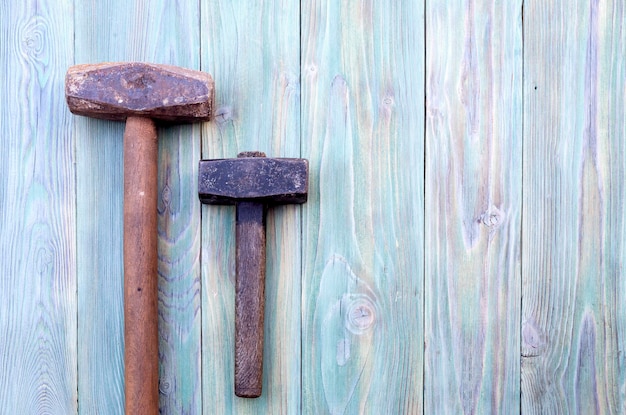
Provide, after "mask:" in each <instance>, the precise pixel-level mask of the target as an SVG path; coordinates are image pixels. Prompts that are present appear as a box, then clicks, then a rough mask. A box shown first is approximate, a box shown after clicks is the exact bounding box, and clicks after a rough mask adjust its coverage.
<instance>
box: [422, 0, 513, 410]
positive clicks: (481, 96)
mask: <svg viewBox="0 0 626 415" xmlns="http://www.w3.org/2000/svg"><path fill="white" fill-rule="evenodd" d="M521 11H522V2H521V1H507V2H500V1H493V0H480V1H465V0H457V1H431V2H427V7H426V28H427V35H426V37H427V44H426V114H427V121H426V219H425V223H426V233H425V241H426V242H425V244H426V246H427V247H428V250H427V253H426V276H425V278H426V286H425V287H426V288H425V304H426V306H425V309H426V311H425V316H426V317H425V318H426V323H425V337H426V339H425V387H424V394H425V396H424V407H425V413H428V414H475V413H479V414H486V413H502V414H514V413H519V399H520V397H519V394H520V390H519V378H520V364H519V361H520V357H519V353H520V292H521V291H520V290H521V284H520V281H521V266H520V256H521V246H520V243H521V231H522V229H521V197H522V187H521V185H522V179H521V178H522V163H521V158H520V155H521V152H522V15H521Z"/></svg>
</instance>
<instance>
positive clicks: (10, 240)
mask: <svg viewBox="0 0 626 415" xmlns="http://www.w3.org/2000/svg"><path fill="white" fill-rule="evenodd" d="M71 13H72V2H71V1H62V0H61V1H36V0H33V1H23V2H8V3H6V2H4V3H3V4H2V6H0V33H1V36H0V38H1V39H2V42H0V62H1V64H2V68H1V73H2V78H1V83H0V102H2V111H1V112H0V137H1V138H0V140H1V141H2V151H0V169H2V171H1V173H0V252H1V253H2V257H1V259H0V412H2V413H6V414H35V413H37V414H74V413H76V412H77V407H76V401H77V396H76V382H77V371H76V341H77V338H76V318H77V316H76V238H75V231H76V209H75V205H74V195H75V177H74V175H75V168H74V139H73V136H72V135H71V119H70V117H69V114H68V113H67V112H66V111H65V102H64V100H63V77H64V74H65V68H66V67H67V66H68V65H69V64H71V62H72V59H73V49H72V38H73V35H74V27H73V24H72V20H71Z"/></svg>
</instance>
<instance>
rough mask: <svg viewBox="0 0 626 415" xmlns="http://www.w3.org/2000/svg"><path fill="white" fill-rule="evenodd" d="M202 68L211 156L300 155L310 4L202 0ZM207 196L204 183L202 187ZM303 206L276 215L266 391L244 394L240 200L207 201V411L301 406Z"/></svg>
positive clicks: (271, 216)
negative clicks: (208, 86) (239, 332)
mask: <svg viewBox="0 0 626 415" xmlns="http://www.w3.org/2000/svg"><path fill="white" fill-rule="evenodd" d="M201 16H202V20H201V26H202V39H203V43H202V53H203V55H202V68H203V70H205V71H208V72H210V73H211V74H213V76H214V79H215V85H216V97H215V98H216V118H215V121H214V122H212V123H208V124H206V125H205V130H204V132H205V134H204V135H203V142H202V143H203V146H202V156H203V158H205V159H213V158H233V157H235V156H236V155H237V154H238V153H239V152H241V151H257V150H258V151H263V152H265V153H266V154H267V156H268V157H299V156H300V79H299V74H300V60H299V58H300V46H299V38H300V36H299V35H300V25H299V24H300V9H299V4H298V2H294V1H266V2H232V1H212V2H203V3H202V13H201ZM196 197H197V191H196ZM300 209H301V208H300V207H297V206H293V205H291V206H278V207H276V208H273V209H272V210H270V211H269V212H268V215H267V235H266V237H267V264H266V265H267V268H266V281H265V298H266V300H265V332H264V336H265V341H264V349H263V358H264V361H263V394H262V395H261V397H260V398H257V399H242V398H238V397H236V396H235V395H234V379H233V376H234V348H235V347H234V334H235V209H234V207H232V206H230V207H229V206H204V207H203V208H202V316H203V318H202V368H203V392H204V393H203V399H204V400H203V407H204V413H207V414H209V413H215V414H230V413H232V414H246V413H249V414H259V413H267V414H282V413H284V414H290V413H299V412H300V401H301V399H300V394H301V392H300V340H301V338H300V293H301V282H300V275H301V260H300V258H301V226H300V216H301V215H300Z"/></svg>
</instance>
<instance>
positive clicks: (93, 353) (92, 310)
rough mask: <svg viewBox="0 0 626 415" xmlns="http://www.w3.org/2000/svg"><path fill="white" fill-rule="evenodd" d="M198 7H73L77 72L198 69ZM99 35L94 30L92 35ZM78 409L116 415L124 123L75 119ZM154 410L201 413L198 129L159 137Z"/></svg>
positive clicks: (119, 401) (112, 3)
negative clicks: (156, 66)
mask: <svg viewBox="0 0 626 415" xmlns="http://www.w3.org/2000/svg"><path fill="white" fill-rule="evenodd" d="M198 13H199V3H198V2H148V1H139V2H135V3H132V4H131V3H128V2H123V1H120V0H107V1H101V2H96V3H92V2H77V3H76V5H75V11H74V18H75V21H76V25H77V27H76V37H75V48H76V63H97V62H107V61H108V62H111V61H113V62H115V61H134V60H137V61H148V62H155V63H164V64H171V65H176V66H182V67H186V68H190V69H199V67H200V60H199V58H200V53H199V50H200V42H199V35H200V29H199V17H198ZM94 28H97V29H94ZM75 134H76V137H77V140H76V142H77V149H76V152H77V154H76V160H77V179H78V189H77V196H76V197H77V208H78V214H77V221H78V228H79V232H78V244H79V252H78V256H79V262H78V270H79V285H78V296H79V316H80V318H79V327H78V330H79V338H80V339H81V347H80V348H79V372H80V373H81V376H80V378H79V382H80V383H79V399H80V402H79V407H80V408H81V412H83V411H84V412H85V413H103V412H104V413H111V414H120V413H122V412H123V400H124V396H123V360H122V355H123V350H124V349H123V337H122V329H123V326H122V321H123V320H122V316H123V314H122V281H123V279H122V272H123V271H122V262H121V261H122V251H121V247H122V199H121V197H122V158H123V156H122V135H123V124H122V123H111V122H107V121H97V120H91V119H84V118H78V119H76V129H75ZM158 136H159V138H158V140H159V159H158V160H159V166H158V205H157V209H158V251H159V264H158V273H159V281H158V285H159V339H160V342H159V353H160V357H161V360H160V380H159V391H160V410H161V411H162V412H163V413H181V414H182V413H200V411H201V398H202V396H201V368H200V345H201V342H200V335H201V331H200V329H201V323H200V268H199V267H200V264H199V250H200V207H199V203H198V202H197V196H196V192H197V160H198V159H199V158H200V137H199V136H200V127H199V126H172V127H167V128H159V129H158Z"/></svg>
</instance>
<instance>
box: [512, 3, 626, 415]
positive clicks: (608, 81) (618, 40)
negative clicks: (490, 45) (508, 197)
mask: <svg viewBox="0 0 626 415" xmlns="http://www.w3.org/2000/svg"><path fill="white" fill-rule="evenodd" d="M625 21H626V5H625V4H624V2H623V1H620V0H615V1H613V0H584V1H583V0H581V1H575V2H567V3H565V2H545V1H526V2H525V4H524V34H525V37H524V39H525V41H524V155H523V158H524V185H523V188H524V204H523V206H524V207H523V217H524V232H523V235H524V238H523V244H522V246H523V247H524V249H523V258H522V264H523V272H522V276H523V281H524V285H523V291H522V329H521V335H522V377H521V381H522V382H521V388H522V406H521V409H522V412H523V413H525V414H547V413H578V414H592V413H599V414H618V413H625V412H626V358H625V357H624V347H625V345H626V344H625V341H624V339H625V338H626V307H625V306H624V304H625V300H626V298H625V295H626V275H625V274H624V262H625V261H626V231H625V224H626V216H625V210H624V207H625V205H624V203H625V200H626V115H625V114H626V106H625V104H626V30H624V22H625Z"/></svg>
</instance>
